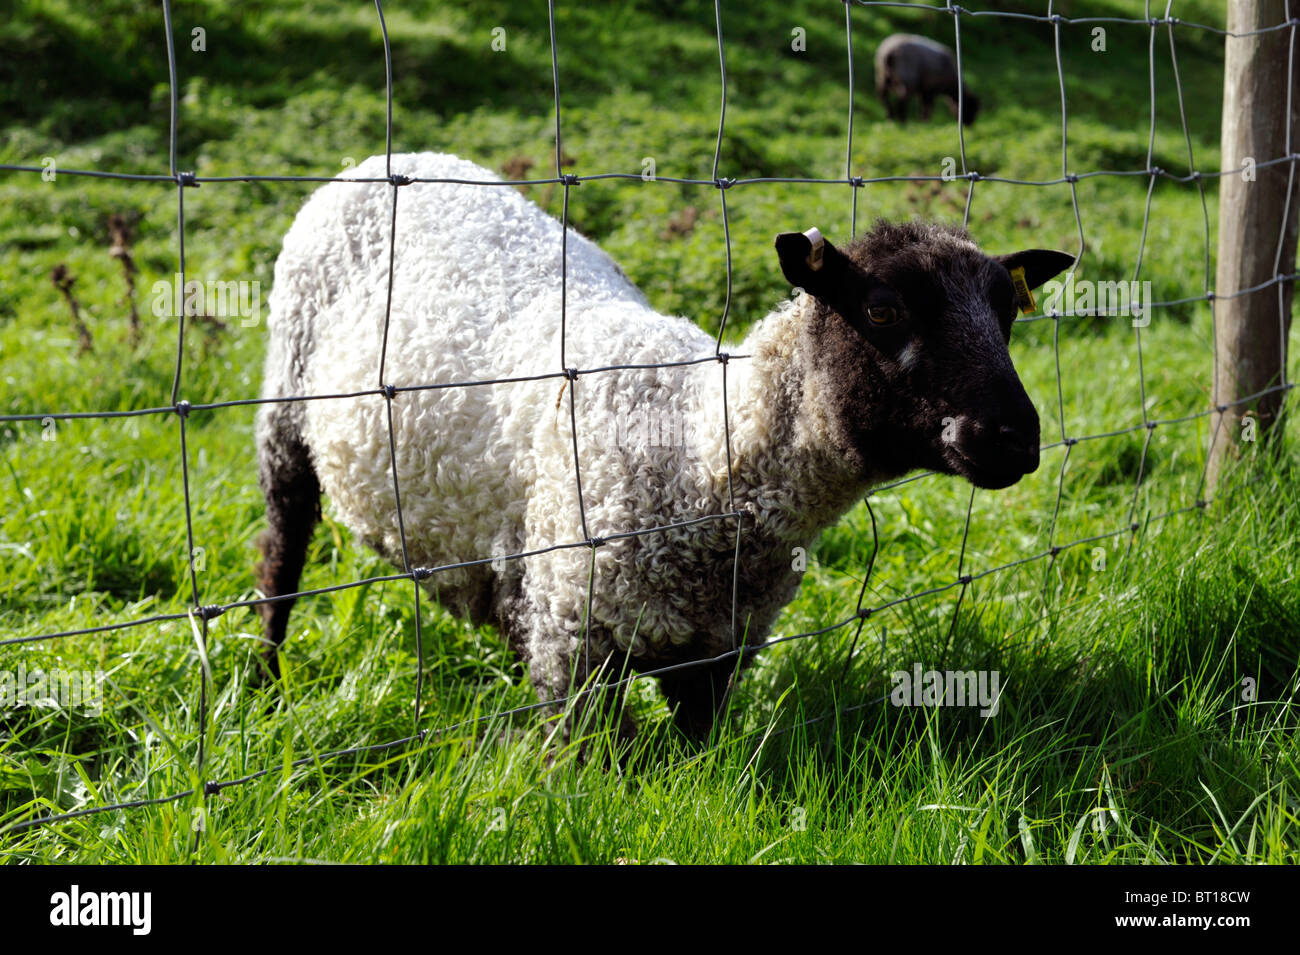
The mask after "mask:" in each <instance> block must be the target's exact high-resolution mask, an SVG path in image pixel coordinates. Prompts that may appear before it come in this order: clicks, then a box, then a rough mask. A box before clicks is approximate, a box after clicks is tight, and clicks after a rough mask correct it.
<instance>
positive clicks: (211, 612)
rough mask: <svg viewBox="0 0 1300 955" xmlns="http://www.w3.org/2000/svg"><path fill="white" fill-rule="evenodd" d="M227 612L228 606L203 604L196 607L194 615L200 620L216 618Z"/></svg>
mask: <svg viewBox="0 0 1300 955" xmlns="http://www.w3.org/2000/svg"><path fill="white" fill-rule="evenodd" d="M225 612H226V608H225V607H223V606H222V605H221V604H203V605H202V606H200V607H195V608H194V616H196V617H198V618H199V619H200V620H215V619H216V618H217V617H220V616H221V615H222V614H223V613H225Z"/></svg>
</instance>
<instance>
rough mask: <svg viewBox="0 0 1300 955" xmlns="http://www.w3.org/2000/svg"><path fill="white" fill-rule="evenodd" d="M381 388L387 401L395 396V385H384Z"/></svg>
mask: <svg viewBox="0 0 1300 955" xmlns="http://www.w3.org/2000/svg"><path fill="white" fill-rule="evenodd" d="M381 390H382V391H383V393H384V397H385V398H387V399H388V400H389V401H392V400H393V399H394V398H396V397H397V386H396V385H384V387H383V388H382V389H381Z"/></svg>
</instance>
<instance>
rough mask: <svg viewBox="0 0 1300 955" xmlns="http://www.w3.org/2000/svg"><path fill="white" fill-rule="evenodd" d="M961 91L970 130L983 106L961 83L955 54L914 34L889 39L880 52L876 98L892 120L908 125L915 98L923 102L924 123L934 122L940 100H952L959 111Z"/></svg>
mask: <svg viewBox="0 0 1300 955" xmlns="http://www.w3.org/2000/svg"><path fill="white" fill-rule="evenodd" d="M959 89H960V91H961V99H962V104H961V114H962V123H963V124H964V125H966V126H969V125H971V124H972V123H974V122H975V116H976V114H977V113H979V108H980V102H979V99H978V97H976V96H975V94H974V93H972V92H971V90H970V87H969V86H967V85H966V84H965V83H964V82H961V77H960V76H959V75H958V71H957V59H956V57H955V56H953V52H952V50H950V49H948V47H946V46H944V45H943V44H942V43H938V42H936V41H934V40H931V39H929V38H928V37H923V36H917V35H916V34H913V33H895V34H893V35H892V36H888V37H886V38H885V39H884V40H882V41H881V43H880V46H879V47H878V48H877V49H876V95H877V96H879V97H880V102H881V103H883V104H884V107H885V113H886V115H887V116H888V117H889V118H890V119H896V120H898V121H899V122H900V123H905V122H907V102H908V100H909V99H911V98H912V97H913V96H919V97H920V98H921V118H922V119H929V118H930V110H931V108H932V107H933V106H934V98H935V97H936V96H946V97H948V98H949V99H950V100H951V101H952V105H953V109H954V110H956V109H957V96H958V90H959ZM890 94H893V97H897V99H894V98H893V97H891V95H890Z"/></svg>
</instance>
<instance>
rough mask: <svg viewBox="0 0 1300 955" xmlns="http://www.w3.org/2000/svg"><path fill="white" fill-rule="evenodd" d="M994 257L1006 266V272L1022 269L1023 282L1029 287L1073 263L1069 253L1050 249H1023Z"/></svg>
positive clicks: (1034, 286) (1033, 286)
mask: <svg viewBox="0 0 1300 955" xmlns="http://www.w3.org/2000/svg"><path fill="white" fill-rule="evenodd" d="M996 259H997V261H998V262H1000V263H1002V265H1004V266H1006V270H1007V271H1008V272H1010V271H1012V270H1013V269H1024V270H1025V284H1027V285H1028V286H1029V287H1030V288H1031V289H1033V288H1038V286H1040V285H1042V284H1043V283H1044V282H1046V281H1047V280H1048V279H1051V278H1054V277H1056V276H1057V275H1060V274H1061V273H1062V272H1064V271H1065V270H1066V269H1068V268H1069V267H1070V266H1071V265H1073V264H1074V256H1072V255H1071V254H1070V253H1068V252H1054V251H1052V250H1051V249H1025V250H1024V251H1023V252H1012V253H1011V254H1010V255H999V256H996Z"/></svg>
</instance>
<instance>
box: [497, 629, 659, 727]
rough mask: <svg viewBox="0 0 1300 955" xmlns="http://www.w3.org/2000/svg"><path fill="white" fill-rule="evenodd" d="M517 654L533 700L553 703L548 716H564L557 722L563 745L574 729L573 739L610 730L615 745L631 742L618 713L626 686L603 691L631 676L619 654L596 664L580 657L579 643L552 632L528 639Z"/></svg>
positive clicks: (593, 658)
mask: <svg viewBox="0 0 1300 955" xmlns="http://www.w3.org/2000/svg"><path fill="white" fill-rule="evenodd" d="M520 649H521V650H522V655H523V656H524V658H525V659H526V660H527V663H528V675H529V678H530V679H531V681H532V684H533V687H534V689H536V690H537V698H538V699H539V700H540V701H542V702H548V701H554V706H553V707H548V710H550V711H551V712H553V713H554V714H556V715H557V716H559V715H560V714H563V713H564V712H565V711H566V710H567V711H568V715H567V716H563V717H561V718H562V719H563V720H564V725H563V730H562V732H563V737H564V739H565V740H569V739H571V738H572V737H573V733H574V730H575V729H576V730H577V731H578V735H579V736H590V735H591V734H592V733H593V732H595V731H597V730H598V729H600V728H601V727H604V726H616V727H617V735H618V738H619V740H620V741H630V740H632V739H633V738H634V737H635V736H636V723H635V721H633V720H632V718H631V717H630V716H629V715H628V714H627V712H626V710H625V709H624V698H625V696H626V689H627V687H626V685H624V686H618V687H613V688H609V685H610V684H615V683H620V682H622V681H623V680H625V679H626V678H627V677H628V676H630V675H631V670H630V669H629V668H627V667H623V666H621V661H622V655H621V654H620V655H616V656H614V657H611V658H608V659H605V660H604V662H603V663H602V661H601V658H600V657H598V656H597V655H596V654H594V653H593V654H590V655H589V654H587V653H586V652H585V651H584V649H583V644H582V642H581V640H580V639H577V638H575V637H573V636H572V635H571V634H570V633H569V632H568V631H566V630H564V629H563V628H561V627H558V626H557V627H556V628H554V629H553V630H551V631H550V632H549V633H548V634H546V635H537V634H536V633H534V634H533V635H532V637H531V638H530V639H529V640H527V641H526V642H525V643H524V644H523V646H522V647H521V648H520ZM593 674H594V676H593Z"/></svg>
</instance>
